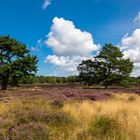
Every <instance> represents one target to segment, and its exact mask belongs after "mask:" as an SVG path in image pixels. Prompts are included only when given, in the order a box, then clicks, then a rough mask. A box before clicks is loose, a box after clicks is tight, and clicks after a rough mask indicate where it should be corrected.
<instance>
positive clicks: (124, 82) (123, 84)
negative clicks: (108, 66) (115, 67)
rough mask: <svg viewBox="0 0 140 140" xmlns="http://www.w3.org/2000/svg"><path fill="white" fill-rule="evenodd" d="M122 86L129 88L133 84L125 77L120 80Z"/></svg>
mask: <svg viewBox="0 0 140 140" xmlns="http://www.w3.org/2000/svg"><path fill="white" fill-rule="evenodd" d="M120 86H122V87H125V88H129V87H130V86H131V82H130V81H129V80H128V79H124V80H122V81H121V82H120Z"/></svg>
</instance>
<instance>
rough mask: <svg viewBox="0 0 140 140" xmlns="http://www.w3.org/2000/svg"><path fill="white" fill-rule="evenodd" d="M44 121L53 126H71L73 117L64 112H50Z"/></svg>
mask: <svg viewBox="0 0 140 140" xmlns="http://www.w3.org/2000/svg"><path fill="white" fill-rule="evenodd" d="M44 121H45V122H46V123H47V124H49V125H52V126H58V127H60V126H69V125H70V124H72V122H73V119H72V118H71V117H70V115H69V114H68V113H64V112H48V113H47V114H46V116H45V117H44Z"/></svg>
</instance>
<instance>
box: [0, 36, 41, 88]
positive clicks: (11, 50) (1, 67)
mask: <svg viewBox="0 0 140 140" xmlns="http://www.w3.org/2000/svg"><path fill="white" fill-rule="evenodd" d="M0 54H1V55H0V79H1V85H2V89H4V90H5V89H7V85H8V83H9V79H10V83H11V85H17V84H18V82H19V80H20V79H21V78H22V77H28V76H29V75H32V74H34V73H35V72H36V71H37V66H36V64H37V62H38V61H37V58H36V56H31V55H30V52H29V50H28V49H27V48H26V46H25V45H24V44H22V43H21V42H18V41H16V40H15V39H12V38H10V37H9V36H1V37H0Z"/></svg>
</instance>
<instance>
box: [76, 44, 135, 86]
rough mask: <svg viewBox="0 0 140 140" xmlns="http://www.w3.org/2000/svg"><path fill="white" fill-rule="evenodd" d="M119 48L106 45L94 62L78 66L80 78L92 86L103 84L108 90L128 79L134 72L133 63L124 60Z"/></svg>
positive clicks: (84, 62)
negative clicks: (108, 87)
mask: <svg viewBox="0 0 140 140" xmlns="http://www.w3.org/2000/svg"><path fill="white" fill-rule="evenodd" d="M123 56H124V55H123V53H122V52H121V51H120V49H119V48H118V47H115V46H113V45H112V44H106V45H105V46H104V47H103V48H102V50H101V51H100V53H99V54H98V55H97V56H96V57H94V61H92V60H86V61H83V62H82V63H81V64H79V66H78V68H77V69H78V71H79V76H80V78H81V79H82V80H83V81H84V82H86V83H88V84H89V85H90V84H96V83H101V84H102V85H104V86H105V87H106V88H107V86H109V85H112V84H115V83H119V82H120V81H121V80H124V78H126V77H128V76H129V75H130V74H131V72H132V70H133V62H131V61H130V59H124V57H123Z"/></svg>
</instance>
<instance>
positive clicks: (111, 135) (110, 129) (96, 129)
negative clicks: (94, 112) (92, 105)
mask: <svg viewBox="0 0 140 140" xmlns="http://www.w3.org/2000/svg"><path fill="white" fill-rule="evenodd" d="M89 134H90V135H91V136H92V137H93V138H96V139H98V140H108V139H109V140H110V139H113V140H122V136H121V129H120V126H119V123H118V122H117V121H116V120H113V119H110V118H109V117H106V116H99V117H96V118H95V119H94V120H93V121H92V122H91V124H90V126H89Z"/></svg>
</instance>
